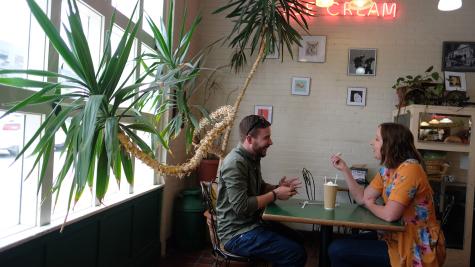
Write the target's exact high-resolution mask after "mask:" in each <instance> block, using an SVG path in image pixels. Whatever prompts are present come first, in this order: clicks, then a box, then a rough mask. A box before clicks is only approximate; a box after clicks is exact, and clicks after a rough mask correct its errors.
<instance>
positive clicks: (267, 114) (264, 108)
mask: <svg viewBox="0 0 475 267" xmlns="http://www.w3.org/2000/svg"><path fill="white" fill-rule="evenodd" d="M254 115H259V116H262V117H264V118H265V119H266V120H267V121H268V122H270V123H272V106H271V105H255V106H254Z"/></svg>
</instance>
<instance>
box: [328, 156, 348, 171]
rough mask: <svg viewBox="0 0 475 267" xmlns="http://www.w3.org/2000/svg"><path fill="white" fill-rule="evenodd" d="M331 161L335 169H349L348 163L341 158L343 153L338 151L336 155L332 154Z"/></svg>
mask: <svg viewBox="0 0 475 267" xmlns="http://www.w3.org/2000/svg"><path fill="white" fill-rule="evenodd" d="M330 161H331V163H332V165H333V167H335V169H337V170H339V171H345V170H347V169H348V165H346V162H345V161H344V160H343V159H342V158H341V153H337V154H335V155H332V156H331V157H330Z"/></svg>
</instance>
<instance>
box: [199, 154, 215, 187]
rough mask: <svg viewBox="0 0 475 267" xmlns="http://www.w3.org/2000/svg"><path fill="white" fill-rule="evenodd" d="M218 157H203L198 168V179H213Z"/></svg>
mask: <svg viewBox="0 0 475 267" xmlns="http://www.w3.org/2000/svg"><path fill="white" fill-rule="evenodd" d="M218 164H219V159H203V160H201V163H200V167H199V168H198V177H199V179H200V181H208V182H211V181H214V179H216V176H217V174H218Z"/></svg>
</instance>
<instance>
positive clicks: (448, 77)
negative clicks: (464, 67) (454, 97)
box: [444, 71, 467, 92]
mask: <svg viewBox="0 0 475 267" xmlns="http://www.w3.org/2000/svg"><path fill="white" fill-rule="evenodd" d="M444 74H445V90H447V91H464V92H466V91H467V82H466V81H465V73H463V72H452V71H446V72H445V73H444Z"/></svg>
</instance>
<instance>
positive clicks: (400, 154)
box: [379, 122, 424, 169]
mask: <svg viewBox="0 0 475 267" xmlns="http://www.w3.org/2000/svg"><path fill="white" fill-rule="evenodd" d="M379 127H380V129H381V137H382V138H383V145H382V146H381V165H384V166H386V167H387V168H390V169H394V168H397V167H398V166H399V165H400V164H401V163H403V162H404V161H406V160H407V159H416V160H418V161H419V163H420V164H421V165H422V166H424V161H423V159H422V157H421V154H419V152H418V151H417V149H416V147H415V146H414V136H413V135H412V133H411V131H410V130H409V129H408V128H407V127H406V126H404V125H401V124H397V123H392V122H386V123H382V124H380V125H379Z"/></svg>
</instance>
